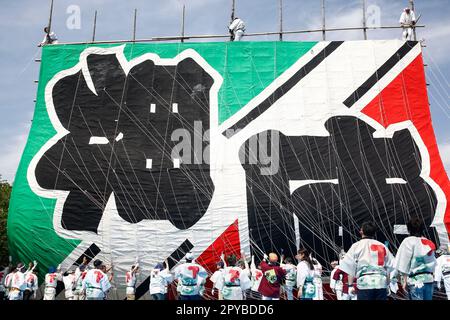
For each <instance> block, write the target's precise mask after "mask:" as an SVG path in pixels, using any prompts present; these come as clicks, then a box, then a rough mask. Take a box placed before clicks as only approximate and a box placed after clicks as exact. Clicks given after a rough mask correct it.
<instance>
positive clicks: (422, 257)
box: [395, 236, 436, 287]
mask: <svg viewBox="0 0 450 320" xmlns="http://www.w3.org/2000/svg"><path fill="white" fill-rule="evenodd" d="M435 250H436V246H435V245H434V243H433V242H432V241H430V240H428V239H426V238H424V237H415V236H410V237H407V238H405V239H404V240H403V241H402V243H401V244H400V247H399V248H398V251H397V256H396V257H395V269H396V270H398V271H399V272H401V273H403V274H407V275H408V281H407V282H408V285H415V286H417V287H422V286H423V284H424V283H433V281H434V276H433V273H434V269H435V267H436V258H435V256H434V251H435Z"/></svg>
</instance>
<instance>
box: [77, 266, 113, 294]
mask: <svg viewBox="0 0 450 320" xmlns="http://www.w3.org/2000/svg"><path fill="white" fill-rule="evenodd" d="M94 267H95V268H96V269H92V270H89V271H88V272H87V273H86V276H85V277H84V280H83V289H84V290H85V291H86V300H105V299H106V294H107V292H108V290H109V289H110V288H111V283H110V282H109V279H108V276H107V275H106V274H105V273H104V272H103V270H104V266H103V263H102V261H100V260H96V261H94Z"/></svg>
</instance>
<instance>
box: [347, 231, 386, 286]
mask: <svg viewBox="0 0 450 320" xmlns="http://www.w3.org/2000/svg"><path fill="white" fill-rule="evenodd" d="M393 268H394V256H393V255H392V253H391V252H390V251H389V249H388V248H387V247H386V246H385V245H384V244H383V243H381V242H379V241H377V240H374V239H368V238H365V239H362V240H360V241H358V242H356V243H354V244H353V245H352V246H351V247H350V249H349V250H348V252H347V253H346V254H345V256H344V258H343V259H342V261H341V262H340V263H339V269H341V270H342V271H344V272H346V273H347V274H348V275H349V276H352V277H356V278H357V287H358V289H359V290H361V289H363V290H364V289H385V288H386V287H387V285H388V284H387V279H388V274H389V273H390V272H391V271H392V270H393Z"/></svg>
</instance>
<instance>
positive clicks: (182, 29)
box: [181, 4, 185, 42]
mask: <svg viewBox="0 0 450 320" xmlns="http://www.w3.org/2000/svg"><path fill="white" fill-rule="evenodd" d="M184 19H185V5H184V4H183V12H182V14H181V42H184Z"/></svg>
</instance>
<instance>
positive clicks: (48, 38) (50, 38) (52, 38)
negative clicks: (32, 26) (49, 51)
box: [38, 27, 58, 47]
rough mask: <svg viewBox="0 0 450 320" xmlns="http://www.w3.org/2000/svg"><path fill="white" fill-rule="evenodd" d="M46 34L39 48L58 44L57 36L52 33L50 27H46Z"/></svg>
mask: <svg viewBox="0 0 450 320" xmlns="http://www.w3.org/2000/svg"><path fill="white" fill-rule="evenodd" d="M44 32H45V36H44V39H43V40H42V42H41V43H40V44H38V47H42V46H44V45H46V44H58V37H56V34H55V33H54V32H53V31H50V29H49V27H45V28H44Z"/></svg>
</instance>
